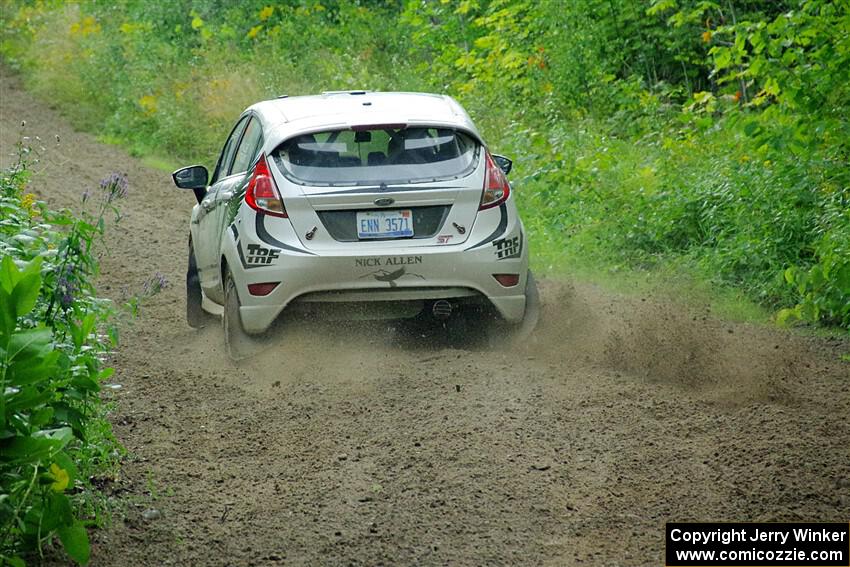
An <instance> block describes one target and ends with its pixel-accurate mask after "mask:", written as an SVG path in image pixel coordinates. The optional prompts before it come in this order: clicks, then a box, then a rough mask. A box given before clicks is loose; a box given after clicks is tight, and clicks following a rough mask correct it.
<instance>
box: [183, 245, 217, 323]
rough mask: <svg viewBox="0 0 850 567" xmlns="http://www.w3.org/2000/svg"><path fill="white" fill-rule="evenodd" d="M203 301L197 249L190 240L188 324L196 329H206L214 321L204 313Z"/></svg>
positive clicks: (187, 292) (187, 274) (187, 272)
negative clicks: (196, 255) (196, 256)
mask: <svg viewBox="0 0 850 567" xmlns="http://www.w3.org/2000/svg"><path fill="white" fill-rule="evenodd" d="M203 301H204V296H203V293H201V280H200V277H199V276H198V262H197V260H196V259H195V248H194V246H192V240H191V239H189V267H188V269H187V270H186V322H187V323H189V326H190V327H192V328H194V329H201V328H203V327H206V326H207V325H209V323H210V322H211V321H212V320H213V316H212V315H210V314H209V313H207V312H206V311H204V308H203Z"/></svg>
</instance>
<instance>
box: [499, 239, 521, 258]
mask: <svg viewBox="0 0 850 567" xmlns="http://www.w3.org/2000/svg"><path fill="white" fill-rule="evenodd" d="M493 246H494V247H495V248H496V258H497V259H498V260H506V259H508V258H519V256H520V254H521V253H522V238H521V237H520V236H514V237H513V238H500V239H499V240H494V241H493Z"/></svg>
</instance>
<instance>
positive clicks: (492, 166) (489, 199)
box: [478, 150, 511, 211]
mask: <svg viewBox="0 0 850 567" xmlns="http://www.w3.org/2000/svg"><path fill="white" fill-rule="evenodd" d="M484 164H485V166H486V169H485V170H484V193H483V194H482V195H481V205H480V206H479V207H478V210H479V211H483V210H484V209H489V208H491V207H495V206H497V205H501V204H502V203H504V202H505V201H507V200H508V197H509V196H510V194H511V186H510V185H508V178H507V177H505V174H504V172H503V171H502V169H501V168H500V167H499V166H498V165H496V162H494V161H493V158H492V156H490V152H488V151H486V150H485V152H484Z"/></svg>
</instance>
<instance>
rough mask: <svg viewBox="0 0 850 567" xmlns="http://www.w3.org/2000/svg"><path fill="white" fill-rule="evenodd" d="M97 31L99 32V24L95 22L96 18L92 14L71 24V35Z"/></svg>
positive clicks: (84, 34)
mask: <svg viewBox="0 0 850 567" xmlns="http://www.w3.org/2000/svg"><path fill="white" fill-rule="evenodd" d="M98 32H100V24H99V23H97V20H95V19H94V17H93V16H86V17H85V18H83V19H82V20H81V21H79V22H77V23H75V24H73V25H71V34H72V35H82V36H83V37H86V36H87V35H91V34H93V33H98Z"/></svg>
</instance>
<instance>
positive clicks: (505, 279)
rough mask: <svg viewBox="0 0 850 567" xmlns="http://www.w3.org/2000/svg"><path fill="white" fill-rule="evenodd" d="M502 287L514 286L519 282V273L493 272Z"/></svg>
mask: <svg viewBox="0 0 850 567" xmlns="http://www.w3.org/2000/svg"><path fill="white" fill-rule="evenodd" d="M493 277H494V278H496V281H497V282H499V285H501V286H502V287H514V286H515V285H516V284H518V283H519V274H493Z"/></svg>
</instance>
